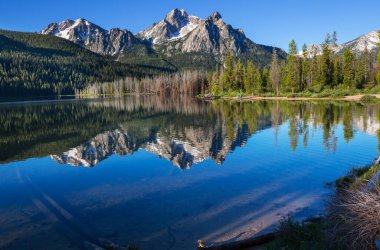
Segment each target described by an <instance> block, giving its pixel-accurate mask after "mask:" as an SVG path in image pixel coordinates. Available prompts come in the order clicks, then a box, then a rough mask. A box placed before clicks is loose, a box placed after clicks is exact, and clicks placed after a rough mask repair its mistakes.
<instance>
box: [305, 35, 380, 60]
mask: <svg viewBox="0 0 380 250" xmlns="http://www.w3.org/2000/svg"><path fill="white" fill-rule="evenodd" d="M379 42H380V39H379V35H378V31H376V30H375V31H371V32H369V33H367V34H364V35H362V36H359V37H358V38H355V39H354V40H352V41H349V42H346V43H342V44H340V45H329V49H330V50H331V51H332V52H334V53H335V54H343V53H344V51H345V50H347V49H350V50H351V51H352V52H354V53H358V54H361V53H363V52H364V50H365V49H366V48H367V50H368V51H369V52H371V51H375V50H377V49H378V43H379ZM313 51H315V54H316V55H321V54H322V52H323V45H322V44H317V45H314V44H312V45H310V46H309V48H308V51H307V53H308V56H309V57H310V56H312V55H313ZM299 55H303V52H302V51H300V52H299Z"/></svg>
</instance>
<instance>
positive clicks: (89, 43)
mask: <svg viewBox="0 0 380 250" xmlns="http://www.w3.org/2000/svg"><path fill="white" fill-rule="evenodd" d="M41 34H45V35H54V36H58V37H61V38H64V39H67V40H70V41H72V42H74V43H77V44H79V45H81V46H83V47H85V48H87V49H89V50H91V51H93V52H95V53H98V54H101V55H115V54H119V53H122V52H124V51H125V50H128V49H130V48H132V47H133V46H134V45H138V44H141V41H140V40H139V39H136V38H135V37H134V35H133V34H132V33H131V32H130V31H128V30H126V29H124V30H122V29H119V28H114V29H111V30H109V31H108V30H106V29H103V28H101V27H100V26H98V25H96V24H93V23H91V22H89V21H88V20H86V19H84V18H78V19H77V20H75V21H74V20H70V19H67V20H64V21H63V22H61V23H59V24H58V23H51V24H49V25H48V26H47V27H46V28H45V29H43V30H42V31H41Z"/></svg>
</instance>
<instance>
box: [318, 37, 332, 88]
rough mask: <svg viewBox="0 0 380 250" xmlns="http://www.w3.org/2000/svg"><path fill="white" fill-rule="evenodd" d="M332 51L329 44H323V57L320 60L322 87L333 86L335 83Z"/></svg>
mask: <svg viewBox="0 0 380 250" xmlns="http://www.w3.org/2000/svg"><path fill="white" fill-rule="evenodd" d="M330 56H331V52H330V49H329V46H328V44H325V45H324V46H323V52H322V57H321V60H320V84H321V86H322V87H324V86H327V87H332V83H333V70H334V68H333V64H332V62H331V58H330Z"/></svg>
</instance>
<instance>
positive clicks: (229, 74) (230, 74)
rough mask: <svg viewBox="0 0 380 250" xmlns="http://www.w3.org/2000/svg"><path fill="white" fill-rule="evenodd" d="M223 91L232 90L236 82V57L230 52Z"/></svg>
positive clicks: (225, 66) (226, 64)
mask: <svg viewBox="0 0 380 250" xmlns="http://www.w3.org/2000/svg"><path fill="white" fill-rule="evenodd" d="M224 68H225V69H224V75H223V91H230V90H231V89H232V87H233V82H234V58H233V57H232V55H231V54H230V53H228V54H227V56H226V62H225V63H224Z"/></svg>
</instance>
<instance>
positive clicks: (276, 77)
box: [270, 49, 281, 96]
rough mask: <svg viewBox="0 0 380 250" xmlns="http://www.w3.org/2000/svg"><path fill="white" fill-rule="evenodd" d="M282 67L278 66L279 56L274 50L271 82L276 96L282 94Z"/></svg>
mask: <svg viewBox="0 0 380 250" xmlns="http://www.w3.org/2000/svg"><path fill="white" fill-rule="evenodd" d="M280 73H281V72H280V65H279V64H278V55H277V51H276V49H273V57H272V64H271V67H270V82H271V84H272V88H273V90H274V91H275V92H276V95H277V96H278V95H279V92H280Z"/></svg>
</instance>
